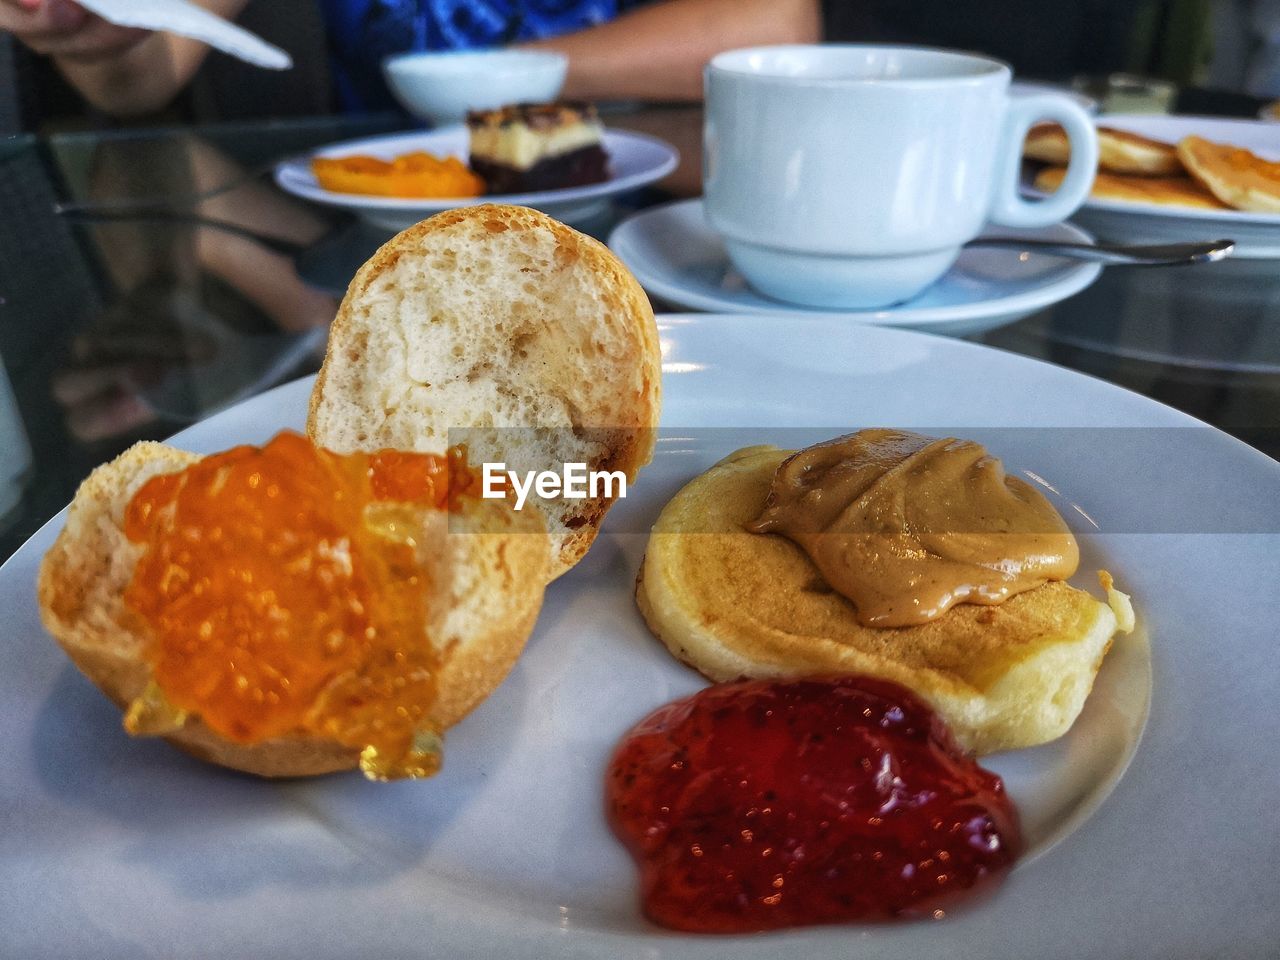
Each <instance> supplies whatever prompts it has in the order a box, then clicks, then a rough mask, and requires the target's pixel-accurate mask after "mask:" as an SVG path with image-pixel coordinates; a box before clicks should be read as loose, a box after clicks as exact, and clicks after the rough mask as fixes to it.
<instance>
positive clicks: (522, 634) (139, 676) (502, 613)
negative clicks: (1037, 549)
mask: <svg viewBox="0 0 1280 960" xmlns="http://www.w3.org/2000/svg"><path fill="white" fill-rule="evenodd" d="M198 459H199V458H198V457H197V456H196V455H194V454H190V453H186V452H184V451H181V450H176V449H173V448H171V447H166V446H163V445H161V444H155V443H143V444H138V445H136V446H134V447H132V448H131V449H129V450H128V451H126V452H125V453H124V454H122V455H121V456H120V457H119V458H118V459H117V460H115V461H113V462H112V463H109V464H106V465H105V466H102V467H99V468H98V469H97V470H95V471H94V472H93V474H91V475H90V477H89V478H88V479H87V480H86V481H85V482H84V484H83V485H82V486H81V488H80V490H79V491H78V492H77V494H76V498H75V500H74V501H73V502H72V505H71V507H70V510H69V512H68V516H67V523H66V526H65V527H64V528H63V530H62V532H61V533H60V534H59V536H58V538H57V540H56V541H55V543H54V545H53V547H51V548H50V550H49V552H48V553H47V554H46V555H45V558H44V562H43V563H42V565H41V568H40V576H39V580H38V585H37V592H38V598H39V603H40V612H41V618H42V619H43V621H44V624H45V627H46V629H47V630H48V631H49V633H51V634H52V635H53V637H54V638H55V639H56V640H57V641H58V644H59V645H60V646H61V647H62V648H63V650H64V651H66V653H67V656H68V657H70V659H71V661H72V662H73V663H74V664H75V665H76V666H77V667H78V668H79V669H80V670H81V671H82V672H83V673H84V674H85V675H86V676H87V677H88V678H89V679H90V680H92V681H93V683H94V684H96V685H97V686H98V688H99V689H100V690H102V692H103V693H104V694H106V696H107V697H108V698H109V699H110V700H111V701H112V702H114V703H115V704H116V705H117V706H118V707H120V708H121V709H125V708H127V707H128V705H129V704H130V703H132V702H133V700H134V699H135V698H136V697H138V696H139V695H141V694H142V693H143V691H144V690H145V689H146V688H147V686H148V684H149V682H150V680H151V668H150V666H149V665H148V664H147V662H146V660H145V657H144V655H143V649H144V645H145V629H146V628H145V626H144V625H143V624H142V623H141V622H140V621H139V620H138V619H137V618H136V617H134V616H133V614H132V613H131V612H130V611H129V609H128V608H127V607H126V606H125V605H124V602H123V594H124V588H125V586H127V584H128V582H129V579H130V578H131V577H132V573H133V566H134V564H135V563H136V562H137V559H138V558H139V556H141V553H142V548H141V547H140V546H138V545H136V544H133V543H130V542H129V541H128V540H127V539H126V538H125V536H124V532H123V528H122V519H123V515H124V510H125V507H126V505H127V504H128V502H129V500H130V499H131V498H132V496H133V494H134V493H135V492H136V491H137V490H138V489H139V488H140V487H141V486H142V484H143V483H145V481H146V480H147V479H149V478H150V477H151V476H155V475H157V474H163V473H169V472H173V471H175V470H180V469H182V468H183V467H185V466H188V465H190V464H191V463H194V462H195V461H196V460H198ZM452 521H453V523H454V524H455V525H456V529H455V530H454V531H452V532H450V533H448V534H446V533H445V532H444V531H445V529H446V528H447V527H448V525H449V519H448V518H446V517H445V515H443V514H440V513H439V512H436V513H435V515H434V516H431V517H428V519H427V522H428V523H433V524H435V526H436V527H437V528H438V529H437V530H436V536H435V539H434V540H433V542H436V543H440V544H443V546H442V548H441V549H442V551H443V556H442V557H441V558H440V562H439V564H438V565H437V566H438V569H440V570H441V571H443V572H444V576H442V577H441V581H442V582H441V583H433V589H434V590H435V595H434V596H433V603H432V607H433V614H434V617H433V620H434V622H433V624H432V625H431V626H432V627H433V628H434V629H435V630H436V631H437V634H438V635H439V636H440V640H441V642H443V643H444V644H445V645H446V646H447V647H449V648H450V652H449V653H448V655H447V657H446V660H445V664H444V666H443V667H442V669H441V671H440V674H439V678H438V699H437V701H436V703H435V704H434V706H433V709H432V712H431V715H430V716H431V719H432V721H433V722H434V723H435V724H436V725H437V726H439V727H440V728H441V729H444V728H446V727H449V726H452V725H453V724H454V723H457V722H458V721H459V720H460V719H462V717H464V716H465V715H466V714H467V713H468V712H469V711H470V710H471V709H472V708H473V707H475V706H476V704H478V703H479V702H480V701H481V700H483V699H484V698H485V697H486V696H488V694H489V693H490V692H492V691H493V690H494V689H495V688H496V687H497V686H498V685H499V684H500V683H501V682H502V680H503V679H504V678H505V677H506V675H507V673H508V672H509V671H510V669H511V667H512V666H513V665H514V663H515V661H516V658H517V657H518V656H519V654H520V651H521V650H522V649H523V647H524V643H525V640H526V639H527V638H528V636H529V633H530V632H531V631H532V629H533V625H534V622H535V620H536V619H537V615H538V610H539V608H540V606H541V602H542V594H543V584H544V583H545V581H546V566H547V562H548V561H547V548H546V534H545V532H543V531H542V529H541V526H540V520H539V518H538V517H537V516H536V515H535V514H529V515H524V516H522V515H520V514H517V513H515V512H514V511H513V510H511V509H510V508H509V507H507V505H506V504H505V503H504V502H503V501H492V500H490V501H480V500H473V499H470V498H468V499H466V500H464V501H463V509H462V512H461V513H460V514H454V515H452ZM450 565H452V569H451V567H450ZM428 632H431V631H430V630H429V631H428ZM165 739H167V740H168V741H169V742H170V743H172V744H173V745H174V746H176V747H179V748H180V749H182V750H185V751H186V752H188V753H191V754H193V755H194V756H197V757H199V758H200V759H203V760H207V761H209V762H211V763H216V764H219V765H220V766H224V767H230V768H232V769H235V770H241V771H244V772H246V773H252V774H257V775H259V776H264V777H298V776H311V775H315V774H322V773H331V772H334V771H338V770H349V769H353V768H354V767H356V766H357V763H358V759H359V757H358V751H356V750H353V749H351V748H349V747H345V746H343V745H341V744H338V743H335V742H332V741H328V740H324V739H322V738H319V737H314V736H309V735H305V736H304V735H298V736H290V737H283V738H278V739H273V740H268V741H265V742H262V743H257V744H253V745H243V744H237V743H231V742H229V741H227V740H225V739H224V738H223V737H221V736H220V735H219V734H217V733H215V732H214V731H212V730H210V729H209V728H208V727H207V726H206V725H205V724H204V723H203V722H202V721H201V720H200V718H199V717H196V716H193V717H190V718H189V719H188V720H187V721H186V723H185V724H184V725H183V726H182V728H181V729H180V730H178V731H176V732H174V733H172V734H170V735H168V736H166V737H165Z"/></svg>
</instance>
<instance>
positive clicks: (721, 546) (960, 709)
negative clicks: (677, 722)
mask: <svg viewBox="0 0 1280 960" xmlns="http://www.w3.org/2000/svg"><path fill="white" fill-rule="evenodd" d="M790 453H791V451H788V450H779V449H778V448H776V447H749V448H747V449H745V450H740V451H738V452H737V453H735V454H732V455H731V456H730V457H728V458H726V459H725V460H722V461H721V462H720V463H718V464H717V465H716V466H714V467H713V468H712V469H711V470H709V471H707V472H706V473H704V474H702V475H701V476H699V477H697V478H695V479H694V480H693V481H691V482H690V483H689V484H688V485H687V486H685V487H684V489H683V490H681V491H680V492H679V493H678V494H676V496H675V497H674V498H672V500H671V502H670V503H668V504H667V506H666V508H665V509H664V510H663V511H662V514H661V516H660V517H659V518H658V522H657V523H656V524H655V526H654V528H653V533H652V535H651V537H650V539H649V545H648V550H647V552H646V554H645V559H644V563H643V566H642V568H641V572H640V577H639V578H638V581H637V586H636V601H637V603H638V605H639V607H640V611H641V613H642V614H643V615H644V618H645V620H646V621H647V623H648V624H649V627H650V629H652V630H653V632H654V634H656V635H657V636H658V638H659V639H661V640H662V642H663V643H665V644H666V646H667V647H668V649H670V650H671V652H672V653H673V654H674V655H675V656H676V657H677V658H678V659H680V660H682V661H684V662H685V663H688V664H690V665H691V666H693V667H694V668H696V669H697V670H699V671H700V672H702V673H703V674H705V675H706V676H708V677H710V678H711V679H712V680H717V681H724V680H732V679H737V678H739V677H744V676H745V677H755V678H773V677H796V676H806V675H822V674H828V675H830V674H852V673H861V674H869V675H872V676H878V677H884V678H886V679H890V680H894V681H897V682H898V683H901V684H903V685H905V686H907V687H909V688H910V689H912V690H914V691H915V692H916V693H918V694H919V695H920V696H922V697H924V698H925V699H926V700H927V701H929V702H930V703H931V704H932V705H933V706H934V708H935V709H937V710H938V711H939V713H940V714H941V715H942V716H943V717H944V718H945V719H946V720H947V721H948V723H949V724H950V725H951V728H952V730H953V731H954V732H955V734H956V736H957V738H958V739H959V740H960V742H961V743H963V744H964V745H965V746H966V747H968V748H969V749H971V750H974V751H976V752H978V753H993V752H995V751H998V750H1006V749H1013V748H1016V747H1026V746H1032V745H1034V744H1038V743H1044V742H1046V741H1049V740H1052V739H1054V738H1056V737H1058V736H1061V735H1062V734H1063V733H1065V732H1066V731H1067V729H1068V728H1070V726H1071V724H1072V723H1073V722H1074V721H1075V718H1076V717H1077V715H1079V713H1080V709H1081V707H1082V706H1083V705H1084V700H1085V697H1087V696H1088V694H1089V691H1090V690H1091V689H1092V686H1093V678H1094V676H1095V674H1096V673H1097V671H1098V668H1099V666H1100V665H1101V663H1102V658H1103V656H1104V655H1105V654H1106V652H1107V650H1108V649H1109V648H1110V645H1111V638H1112V635H1113V634H1114V633H1115V631H1116V630H1117V628H1118V625H1119V626H1121V627H1124V628H1125V629H1128V628H1130V627H1131V626H1132V621H1131V619H1130V618H1131V610H1130V609H1129V608H1128V605H1127V601H1126V600H1122V599H1119V598H1120V597H1122V596H1123V595H1120V594H1113V596H1115V597H1116V599H1115V600H1114V602H1115V604H1116V609H1117V611H1118V612H1119V613H1120V622H1119V624H1118V621H1117V613H1116V612H1113V610H1112V608H1111V607H1109V606H1108V605H1107V604H1105V603H1102V602H1100V601H1098V600H1096V599H1094V598H1093V597H1092V596H1090V595H1089V594H1088V593H1086V592H1084V591H1083V590H1077V589H1075V588H1074V587H1071V586H1068V585H1067V584H1065V583H1059V582H1053V583H1047V584H1045V585H1043V586H1040V587H1037V588H1035V589H1034V590H1030V591H1027V592H1026V593H1021V594H1018V595H1017V596H1014V597H1013V598H1011V599H1010V600H1008V601H1006V602H1005V603H1003V604H1001V605H1000V606H994V607H993V606H976V605H972V604H960V605H958V606H955V607H953V608H952V609H951V610H949V611H948V612H947V613H945V614H944V615H943V616H941V617H939V618H938V619H936V620H933V621H931V622H929V623H926V624H923V625H920V626H912V627H896V628H887V629H876V628H872V627H864V626H862V625H861V624H859V623H858V621H857V619H856V617H855V615H854V609H853V606H852V604H850V602H849V601H848V600H846V599H845V598H844V597H843V596H841V595H840V594H837V593H835V592H833V591H832V590H831V588H830V587H829V586H827V584H826V583H825V581H824V580H823V579H822V576H821V575H820V574H819V572H818V570H817V568H816V567H815V566H814V565H813V564H812V563H811V562H810V560H809V558H808V557H807V556H806V555H805V554H804V552H803V551H801V549H800V548H799V547H797V546H796V545H795V544H794V543H792V542H791V541H790V540H787V539H785V538H783V537H781V536H776V535H772V534H754V533H748V532H746V531H745V530H744V529H743V524H744V523H746V522H747V521H750V520H752V519H754V518H755V517H756V516H757V515H758V514H759V513H760V510H761V508H762V506H763V504H764V501H765V497H766V496H767V494H768V490H769V483H770V481H771V479H772V478H773V474H774V471H775V470H776V469H777V467H778V464H779V463H781V462H782V460H783V459H784V458H785V457H786V456H788V455H789V454H790Z"/></svg>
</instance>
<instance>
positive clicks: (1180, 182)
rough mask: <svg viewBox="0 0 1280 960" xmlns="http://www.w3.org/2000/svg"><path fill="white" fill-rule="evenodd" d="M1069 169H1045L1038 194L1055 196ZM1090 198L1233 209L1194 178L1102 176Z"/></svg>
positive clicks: (1038, 181) (1040, 175)
mask: <svg viewBox="0 0 1280 960" xmlns="http://www.w3.org/2000/svg"><path fill="white" fill-rule="evenodd" d="M1066 172H1067V171H1066V168H1065V167H1045V168H1044V169H1043V170H1041V171H1040V172H1039V173H1038V174H1037V175H1036V179H1035V187H1036V189H1037V190H1043V191H1044V192H1045V193H1052V192H1053V191H1054V190H1057V189H1058V187H1060V186H1061V185H1062V178H1063V177H1064V176H1065V175H1066ZM1089 195H1090V196H1092V197H1096V198H1097V199H1099V200H1123V201H1125V202H1128V203H1159V204H1164V205H1165V206H1170V207H1199V208H1201V209H1204V210H1229V209H1230V208H1229V207H1228V206H1227V205H1226V204H1225V203H1223V202H1222V201H1220V200H1219V199H1218V198H1217V197H1215V196H1214V195H1213V194H1212V193H1210V192H1209V191H1208V190H1206V189H1205V188H1204V187H1202V186H1201V185H1200V184H1199V183H1197V182H1196V181H1195V180H1193V179H1191V177H1126V176H1123V175H1121V174H1118V173H1103V172H1099V173H1098V175H1097V176H1096V177H1094V179H1093V188H1092V189H1091V190H1090V191H1089Z"/></svg>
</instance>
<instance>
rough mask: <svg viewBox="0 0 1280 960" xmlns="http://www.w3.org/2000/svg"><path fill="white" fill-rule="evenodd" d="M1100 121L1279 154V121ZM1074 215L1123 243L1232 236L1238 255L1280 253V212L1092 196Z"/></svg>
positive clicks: (1266, 155) (1168, 137)
mask: <svg viewBox="0 0 1280 960" xmlns="http://www.w3.org/2000/svg"><path fill="white" fill-rule="evenodd" d="M1098 122H1099V123H1100V124H1103V125H1104V126H1108V127H1115V128H1116V129H1118V130H1128V131H1130V132H1131V133H1138V134H1141V135H1142V136H1144V137H1150V138H1152V139H1153V140H1163V141H1165V142H1167V143H1177V142H1178V141H1179V140H1181V139H1182V138H1183V137H1186V136H1189V135H1191V134H1195V135H1196V136H1200V137H1204V138H1205V139H1206V140H1213V141H1216V142H1218V143H1229V144H1232V145H1234V146H1238V147H1244V148H1246V149H1247V150H1251V151H1253V152H1254V153H1256V154H1257V155H1258V156H1260V157H1262V158H1263V159H1265V160H1272V161H1277V160H1280V124H1277V123H1274V122H1271V121H1265V120H1223V119H1221V118H1218V117H1168V116H1153V115H1147V114H1132V115H1126V114H1116V115H1113V116H1107V117H1102V118H1100V119H1099V121H1098ZM1072 220H1074V221H1075V222H1076V223H1079V224H1080V225H1081V226H1084V227H1086V228H1087V229H1089V230H1090V231H1092V232H1093V233H1095V234H1097V235H1098V237H1099V238H1100V239H1103V240H1114V241H1116V242H1118V243H1176V242H1178V241H1182V240H1220V239H1227V240H1234V241H1235V242H1236V248H1235V250H1234V251H1233V252H1232V254H1231V256H1232V257H1233V258H1234V259H1237V260H1239V259H1241V258H1245V259H1255V260H1273V259H1280V214H1277V213H1250V212H1247V211H1245V210H1199V209H1195V208H1193V207H1175V206H1164V205H1161V204H1156V203H1135V202H1131V201H1126V200H1099V199H1095V198H1090V199H1089V200H1086V201H1085V204H1084V206H1083V207H1081V208H1080V209H1079V210H1078V211H1077V212H1076V215H1075V216H1074V217H1072Z"/></svg>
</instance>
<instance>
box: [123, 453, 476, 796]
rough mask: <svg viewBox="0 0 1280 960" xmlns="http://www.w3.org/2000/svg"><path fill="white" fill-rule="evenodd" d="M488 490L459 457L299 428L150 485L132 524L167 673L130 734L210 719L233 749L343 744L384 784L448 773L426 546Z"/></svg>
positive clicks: (140, 592)
mask: <svg viewBox="0 0 1280 960" xmlns="http://www.w3.org/2000/svg"><path fill="white" fill-rule="evenodd" d="M474 485H475V476H474V474H473V473H472V472H471V471H470V470H469V469H468V467H467V465H466V454H465V451H463V450H460V449H456V448H455V449H451V450H450V451H449V453H448V454H447V455H446V456H443V457H442V456H435V455H432V454H414V453H397V452H383V453H376V454H372V455H369V454H352V455H346V456H343V455H338V454H334V453H330V452H328V451H325V450H321V449H318V448H316V447H314V446H312V444H311V443H310V442H309V441H307V440H306V439H304V438H303V437H300V436H298V435H296V434H290V433H283V434H280V435H279V436H277V437H276V438H275V439H273V440H272V441H270V442H269V443H268V444H267V445H266V446H265V447H262V448H256V447H250V446H242V447H236V448H234V449H232V450H228V451H226V452H224V453H219V454H215V455H213V456H210V457H206V458H204V459H203V460H200V461H199V462H198V463H195V464H193V465H192V466H190V467H188V468H186V469H185V470H182V471H180V472H178V473H172V474H167V475H163V476H157V477H154V478H152V479H151V480H150V481H148V482H147V483H146V484H145V485H144V486H143V487H142V488H141V489H140V490H139V491H138V492H137V494H136V495H135V496H134V497H133V499H132V500H131V501H130V503H129V505H128V508H127V510H126V514H125V533H126V535H127V536H128V537H129V539H130V540H131V541H133V542H135V543H138V544H142V545H143V546H144V547H145V551H144V553H143V555H142V557H141V559H140V560H139V561H138V564H137V567H136V569H135V572H134V576H133V580H132V582H131V583H130V584H129V586H128V588H127V590H126V593H125V603H126V605H127V606H128V608H129V609H130V610H132V611H133V612H134V613H135V614H137V615H138V616H139V617H141V619H142V620H143V621H144V622H145V624H146V625H147V627H148V628H149V629H148V631H147V638H148V639H147V645H146V648H145V656H146V659H147V660H148V662H149V663H150V665H151V668H152V673H153V678H154V679H153V684H152V687H151V688H150V689H149V691H148V693H147V694H144V696H143V697H140V698H139V699H138V701H136V702H135V703H134V704H133V706H132V707H131V709H130V710H129V712H128V714H127V715H126V726H127V727H128V728H129V730H130V732H132V733H162V732H165V729H164V725H165V723H166V719H165V718H166V717H167V718H168V722H169V723H170V724H171V727H172V725H177V724H180V723H181V722H182V718H184V717H185V716H186V715H187V714H196V715H198V716H199V717H200V718H201V719H202V720H203V721H204V723H205V724H206V725H207V726H208V727H209V728H210V729H212V730H214V731H215V732H217V733H218V734H220V735H222V736H223V737H225V738H226V739H228V740H230V741H233V742H236V743H242V744H253V743H259V742H262V741H264V740H269V739H272V738H275V737H283V736H289V735H299V734H301V735H314V736H318V737H322V738H327V739H332V740H334V741H336V742H338V743H340V744H343V745H345V746H348V747H351V748H353V749H356V750H359V751H361V754H360V766H361V769H362V770H363V771H364V773H365V775H366V776H368V777H370V778H371V779H391V778H400V777H422V776H429V775H431V774H432V773H434V772H435V771H436V770H437V769H438V767H439V762H440V760H439V748H440V740H439V736H438V733H437V732H436V731H434V730H432V729H431V728H430V724H429V723H428V714H429V711H430V709H431V707H432V705H433V703H434V702H435V697H436V677H437V675H438V672H439V669H440V666H441V651H439V650H438V649H437V648H436V646H435V645H434V644H433V643H432V642H431V640H430V638H429V637H428V636H427V634H426V628H425V624H426V620H427V608H426V604H427V586H428V583H427V574H426V569H425V567H424V565H423V562H422V559H421V558H420V557H419V556H418V543H417V540H416V539H415V536H417V535H418V534H420V532H421V530H422V522H421V511H422V509H423V508H424V507H428V508H435V509H447V508H449V507H450V506H451V505H452V504H453V503H454V498H456V497H457V496H459V495H462V494H464V493H466V492H467V491H468V490H469V489H470V488H472V487H473V486H474Z"/></svg>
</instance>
